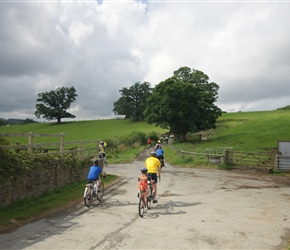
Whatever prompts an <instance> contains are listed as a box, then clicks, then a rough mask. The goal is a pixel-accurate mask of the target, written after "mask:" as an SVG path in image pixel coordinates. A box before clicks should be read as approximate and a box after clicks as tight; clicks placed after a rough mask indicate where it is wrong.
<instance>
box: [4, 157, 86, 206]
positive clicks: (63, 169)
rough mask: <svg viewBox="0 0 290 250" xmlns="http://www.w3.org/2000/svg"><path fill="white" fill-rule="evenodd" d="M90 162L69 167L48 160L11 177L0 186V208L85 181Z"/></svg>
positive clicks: (65, 164) (58, 161)
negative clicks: (30, 169)
mask: <svg viewBox="0 0 290 250" xmlns="http://www.w3.org/2000/svg"><path fill="white" fill-rule="evenodd" d="M91 165H92V162H91V161H90V160H89V159H87V160H83V161H81V162H80V161H79V162H76V163H74V164H73V165H69V164H68V163H65V162H64V160H62V159H60V160H49V161H47V162H45V163H43V164H42V165H41V166H40V167H39V168H37V169H34V170H32V171H27V172H26V173H24V174H22V175H18V176H17V175H15V176H11V178H9V179H7V180H6V181H5V182H4V183H2V184H1V185H0V207H3V206H8V205H10V204H12V203H14V202H16V201H19V200H21V199H23V198H29V197H37V196H40V195H42V194H43V193H44V192H45V191H51V190H53V189H55V188H58V187H62V186H64V185H65V184H69V183H72V182H76V181H80V180H85V179H86V177H87V174H88V171H89V168H90V166H91Z"/></svg>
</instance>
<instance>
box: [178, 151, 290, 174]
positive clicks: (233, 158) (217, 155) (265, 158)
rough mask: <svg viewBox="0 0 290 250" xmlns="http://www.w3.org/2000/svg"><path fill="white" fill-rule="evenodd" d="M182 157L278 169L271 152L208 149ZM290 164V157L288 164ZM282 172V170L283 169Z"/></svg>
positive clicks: (275, 159)
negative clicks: (203, 158) (199, 157)
mask: <svg viewBox="0 0 290 250" xmlns="http://www.w3.org/2000/svg"><path fill="white" fill-rule="evenodd" d="M180 154H181V157H184V155H185V154H190V155H196V156H204V157H205V159H207V161H208V162H210V163H213V164H219V163H225V164H235V165H239V166H244V167H254V168H257V167H258V168H262V169H267V171H268V170H269V169H270V168H271V169H273V168H275V167H276V165H277V164H276V161H277V157H276V153H275V152H273V151H271V152H247V151H235V150H234V149H233V148H231V147H226V148H207V149H206V152H205V153H198V152H190V151H183V150H181V151H180ZM289 162H290V157H289V160H288V163H289ZM281 170H282V169H281Z"/></svg>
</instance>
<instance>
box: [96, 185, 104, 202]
mask: <svg viewBox="0 0 290 250" xmlns="http://www.w3.org/2000/svg"><path fill="white" fill-rule="evenodd" d="M98 189H99V190H98V192H97V199H98V200H99V201H101V200H102V199H103V195H104V183H103V182H102V181H101V184H100V186H99V187H98Z"/></svg>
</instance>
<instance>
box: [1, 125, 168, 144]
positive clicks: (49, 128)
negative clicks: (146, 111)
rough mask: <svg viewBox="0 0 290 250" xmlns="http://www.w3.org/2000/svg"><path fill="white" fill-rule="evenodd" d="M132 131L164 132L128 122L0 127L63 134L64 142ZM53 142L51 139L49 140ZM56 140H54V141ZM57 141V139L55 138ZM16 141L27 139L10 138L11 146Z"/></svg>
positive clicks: (10, 129) (110, 136) (151, 126)
mask: <svg viewBox="0 0 290 250" xmlns="http://www.w3.org/2000/svg"><path fill="white" fill-rule="evenodd" d="M132 131H140V132H144V133H145V134H149V133H150V132H152V131H155V132H157V133H160V134H161V133H165V132H166V130H164V129H161V128H160V127H156V126H153V125H149V124H147V123H145V122H135V121H130V120H94V121H75V122H63V123H62V124H55V123H33V124H26V125H13V126H1V127H0V133H29V132H33V133H37V134H41V133H43V134H44V133H45V134H58V133H61V132H63V133H64V135H65V141H81V140H105V139H110V138H112V139H113V138H116V137H120V136H126V135H129V134H130V133H131V132H132ZM48 139H49V138H47V137H45V138H44V137H39V138H38V137H37V138H35V140H36V141H35V142H36V143H38V142H39V143H41V142H47V141H48ZM51 140H53V138H51ZM54 140H56V139H54ZM57 140H58V138H57ZM17 141H19V142H20V143H23V144H24V143H27V138H20V137H17V138H11V144H15V143H16V142H17Z"/></svg>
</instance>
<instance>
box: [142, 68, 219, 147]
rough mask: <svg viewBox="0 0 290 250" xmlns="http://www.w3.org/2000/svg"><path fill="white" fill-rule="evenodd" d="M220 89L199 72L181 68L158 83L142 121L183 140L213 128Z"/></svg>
mask: <svg viewBox="0 0 290 250" xmlns="http://www.w3.org/2000/svg"><path fill="white" fill-rule="evenodd" d="M218 89H219V86H218V85H217V84H216V83H214V82H209V77H208V76H207V75H206V74H204V73H203V72H202V71H199V70H193V69H192V70H191V69H190V68H188V67H181V68H179V69H178V70H176V71H174V73H173V76H172V77H171V78H168V79H167V80H165V81H163V82H160V83H159V84H158V85H157V86H156V87H155V88H154V89H153V91H152V95H151V96H150V97H149V98H148V105H147V107H146V109H145V111H144V116H145V120H146V121H147V122H148V123H149V124H155V125H156V126H160V127H162V128H168V129H170V132H171V133H173V134H175V135H177V136H179V137H180V139H181V140H182V141H184V140H186V134H187V133H188V132H198V131H201V130H205V129H210V128H215V123H216V120H217V118H218V116H220V115H221V113H222V112H221V109H220V108H218V107H217V106H216V105H215V104H214V103H215V102H216V100H217V97H218Z"/></svg>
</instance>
